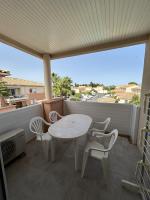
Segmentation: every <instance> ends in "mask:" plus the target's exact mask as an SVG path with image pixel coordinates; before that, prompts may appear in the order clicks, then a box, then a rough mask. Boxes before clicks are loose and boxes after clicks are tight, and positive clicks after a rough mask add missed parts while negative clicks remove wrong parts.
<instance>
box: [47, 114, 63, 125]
mask: <svg viewBox="0 0 150 200" xmlns="http://www.w3.org/2000/svg"><path fill="white" fill-rule="evenodd" d="M58 118H61V115H60V114H59V113H58V112H56V111H51V112H50V113H49V120H50V122H51V123H55V122H56V121H57V120H58Z"/></svg>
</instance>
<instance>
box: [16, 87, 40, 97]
mask: <svg viewBox="0 0 150 200" xmlns="http://www.w3.org/2000/svg"><path fill="white" fill-rule="evenodd" d="M30 89H32V90H36V93H44V87H27V86H26V87H25V86H24V87H23V86H21V87H20V95H27V94H29V93H30Z"/></svg>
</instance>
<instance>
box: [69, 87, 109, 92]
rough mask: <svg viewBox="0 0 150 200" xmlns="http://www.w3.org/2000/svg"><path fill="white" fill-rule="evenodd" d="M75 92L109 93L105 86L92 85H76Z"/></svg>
mask: <svg viewBox="0 0 150 200" xmlns="http://www.w3.org/2000/svg"><path fill="white" fill-rule="evenodd" d="M73 90H74V91H75V93H88V92H92V91H95V92H96V93H107V90H104V89H103V86H97V87H91V86H79V87H74V88H73Z"/></svg>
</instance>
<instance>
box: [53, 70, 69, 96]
mask: <svg viewBox="0 0 150 200" xmlns="http://www.w3.org/2000/svg"><path fill="white" fill-rule="evenodd" d="M52 83H53V93H54V94H55V96H65V97H67V96H70V95H71V86H72V80H71V78H69V77H68V76H65V77H60V76H58V75H57V74H55V73H52Z"/></svg>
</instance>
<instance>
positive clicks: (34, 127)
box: [29, 117, 45, 135]
mask: <svg viewBox="0 0 150 200" xmlns="http://www.w3.org/2000/svg"><path fill="white" fill-rule="evenodd" d="M44 123H45V120H44V119H43V118H42V117H33V118H32V119H31V120H30V124H29V129H30V131H31V132H32V133H35V134H37V135H42V133H43V128H44V127H43V126H44Z"/></svg>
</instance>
